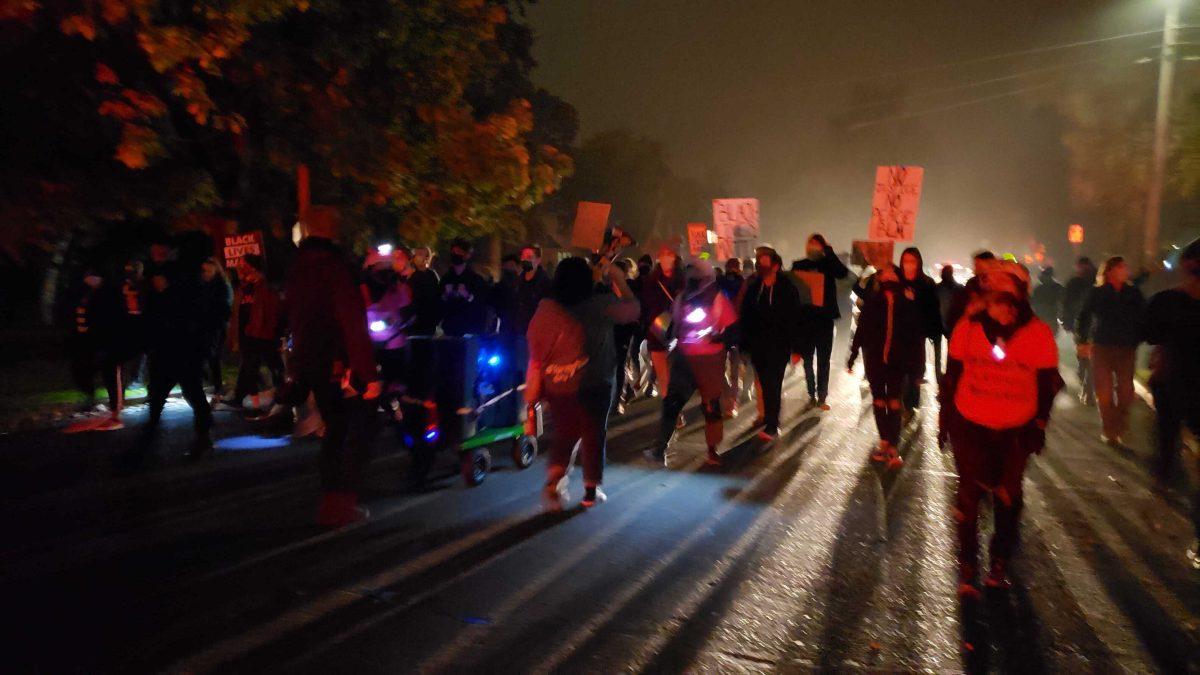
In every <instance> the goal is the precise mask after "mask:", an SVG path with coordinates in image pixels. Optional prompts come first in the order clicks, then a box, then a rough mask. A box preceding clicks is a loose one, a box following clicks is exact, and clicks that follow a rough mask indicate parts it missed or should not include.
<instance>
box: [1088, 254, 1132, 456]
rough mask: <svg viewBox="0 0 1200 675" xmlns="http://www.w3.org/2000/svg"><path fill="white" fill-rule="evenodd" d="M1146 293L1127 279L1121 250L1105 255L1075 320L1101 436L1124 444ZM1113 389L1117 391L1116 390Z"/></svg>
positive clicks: (1118, 446) (1115, 445) (1110, 442)
mask: <svg viewBox="0 0 1200 675" xmlns="http://www.w3.org/2000/svg"><path fill="white" fill-rule="evenodd" d="M1144 305H1145V299H1144V297H1143V296H1142V292H1141V291H1140V290H1138V288H1137V286H1135V285H1133V284H1131V283H1129V266H1128V265H1127V264H1126V263H1125V259H1124V258H1121V257H1120V256H1116V257H1112V258H1109V259H1108V260H1106V261H1104V265H1103V266H1101V268H1100V272H1099V274H1098V275H1097V277H1096V287H1095V288H1093V289H1092V290H1091V292H1090V293H1089V294H1088V296H1087V298H1086V299H1085V300H1084V302H1083V307H1081V308H1080V310H1079V318H1078V319H1076V320H1075V342H1076V344H1078V345H1079V347H1080V349H1081V350H1082V352H1083V353H1084V354H1087V353H1089V352H1090V355H1091V360H1092V379H1093V381H1094V382H1095V383H1096V404H1097V407H1099V408H1100V420H1101V423H1102V426H1103V427H1104V435H1103V437H1102V439H1101V440H1103V441H1104V442H1105V443H1108V444H1109V445H1111V446H1112V447H1114V448H1120V447H1123V446H1124V436H1125V431H1126V429H1127V428H1128V426H1129V407H1130V406H1131V405H1133V370H1134V362H1135V360H1136V358H1137V346H1138V343H1139V342H1140V341H1141V335H1140V328H1139V326H1140V322H1141V314H1142V308H1143V306H1144ZM1114 390H1115V393H1114Z"/></svg>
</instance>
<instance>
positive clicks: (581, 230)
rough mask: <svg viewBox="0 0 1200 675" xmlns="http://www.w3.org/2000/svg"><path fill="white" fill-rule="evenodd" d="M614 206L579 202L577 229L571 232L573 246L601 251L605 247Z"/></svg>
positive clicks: (576, 214)
mask: <svg viewBox="0 0 1200 675" xmlns="http://www.w3.org/2000/svg"><path fill="white" fill-rule="evenodd" d="M611 211H612V204H603V203H600V202H579V206H578V207H577V209H576V211H575V228H574V229H573V230H571V245H572V246H577V247H579V248H586V249H587V250H589V251H599V250H600V247H601V246H603V245H604V231H605V230H606V229H607V228H608V214H609V213H610V212H611Z"/></svg>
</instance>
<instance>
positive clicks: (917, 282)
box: [900, 246, 942, 419]
mask: <svg viewBox="0 0 1200 675" xmlns="http://www.w3.org/2000/svg"><path fill="white" fill-rule="evenodd" d="M900 273H901V275H902V281H903V283H904V285H905V286H906V287H907V289H906V293H905V295H906V296H907V295H908V293H907V291H912V295H913V298H912V299H913V300H914V301H915V302H916V303H917V312H918V332H919V333H920V335H921V340H920V342H919V345H918V347H917V349H916V351H917V352H919V353H918V354H914V356H915V357H916V358H917V359H918V361H917V362H915V363H912V364H909V365H911V366H912V367H913V369H912V370H910V371H909V372H908V373H907V375H906V380H905V385H904V417H905V418H909V419H911V417H912V414H913V411H915V410H916V409H917V408H920V407H921V380H922V379H923V378H924V377H925V340H926V339H928V340H929V341H930V342H932V343H933V344H934V345H935V346H937V347H940V346H941V336H942V312H941V307H940V305H939V304H938V296H937V284H936V283H934V281H933V278H932V277H930V276H929V275H928V274H925V259H924V258H923V257H922V256H921V249H919V248H917V247H916V246H910V247H908V248H906V249H904V252H903V253H901V254H900ZM935 355H936V352H935Z"/></svg>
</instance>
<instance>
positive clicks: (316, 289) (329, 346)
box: [285, 206, 382, 527]
mask: <svg viewBox="0 0 1200 675" xmlns="http://www.w3.org/2000/svg"><path fill="white" fill-rule="evenodd" d="M303 225H304V228H305V230H306V232H307V237H306V238H305V239H304V240H303V241H302V242H300V250H299V251H298V252H297V254H296V261H295V263H294V264H293V266H292V271H291V274H289V275H288V279H287V291H286V293H285V297H286V298H287V303H288V307H289V311H288V312H287V316H288V324H289V329H290V332H291V335H292V358H291V362H290V364H289V365H290V375H291V379H292V381H291V383H290V386H291V392H290V398H291V399H292V400H303V398H304V397H306V396H307V395H308V393H309V392H311V393H312V394H313V397H314V398H315V400H316V403H317V409H318V410H320V412H321V419H323V420H324V421H325V437H324V438H323V439H321V455H320V469H321V484H322V489H323V495H322V498H321V504H320V508H319V509H318V511H317V524H319V525H325V526H330V527H340V526H343V525H348V524H350V523H353V522H357V521H360V520H364V519H366V518H367V517H368V512H367V510H366V509H365V508H363V507H361V506H359V503H358V490H359V481H360V480H361V473H362V467H363V465H364V464H365V462H366V459H367V450H368V448H367V433H366V432H367V431H368V428H369V421H370V413H371V411H372V410H373V409H374V406H375V401H376V399H377V398H378V397H379V395H380V393H381V392H382V384H381V383H380V381H379V374H378V369H377V367H376V365H375V356H374V351H373V347H372V344H371V338H370V336H369V335H368V334H367V314H366V309H365V307H364V306H363V295H362V293H360V292H359V289H358V285H357V284H356V283H355V273H354V270H353V268H352V267H351V265H350V263H349V260H348V259H347V257H346V254H345V253H344V252H343V251H342V249H341V248H339V247H338V246H337V245H336V244H334V242H333V240H334V238H335V237H336V236H337V233H338V229H339V225H340V223H339V217H338V212H337V211H336V210H335V209H334V208H333V207H328V206H317V207H312V208H311V209H310V210H309V212H308V213H307V214H306V215H305V218H304V223H303Z"/></svg>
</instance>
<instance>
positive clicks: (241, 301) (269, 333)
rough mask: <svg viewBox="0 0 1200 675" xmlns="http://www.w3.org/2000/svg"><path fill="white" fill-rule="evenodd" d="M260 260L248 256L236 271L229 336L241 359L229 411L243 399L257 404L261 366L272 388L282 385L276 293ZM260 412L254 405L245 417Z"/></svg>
mask: <svg viewBox="0 0 1200 675" xmlns="http://www.w3.org/2000/svg"><path fill="white" fill-rule="evenodd" d="M264 269H265V266H264V264H263V259H262V256H258V255H248V256H246V257H245V258H242V262H241V265H240V266H239V267H238V281H239V283H238V287H237V290H236V291H235V292H234V296H233V309H234V311H233V315H232V320H233V322H234V325H233V326H232V327H231V330H230V336H231V339H232V342H233V349H234V351H236V352H240V353H241V355H242V361H241V367H240V368H239V369H238V377H237V384H236V385H234V390H233V401H231V407H233V408H235V409H240V408H242V400H243V399H244V398H245V397H246V396H250V397H252V399H254V400H255V401H256V402H257V399H258V392H259V391H260V389H261V387H260V385H261V381H260V380H259V371H260V370H261V369H262V367H263V366H266V367H267V371H268V372H269V373H270V374H271V384H272V386H274V387H276V388H278V387H279V386H280V385H281V384H282V383H283V358H282V356H281V355H280V351H279V347H280V344H279V332H280V331H279V328H280V326H279V317H280V313H279V293H278V292H276V291H275V289H274V288H272V287H271V284H270V283H268V281H267V278H266V276H265V274H264ZM263 413H264V411H262V410H260V409H258V406H257V405H255V406H254V407H253V408H252V409H250V410H248V411H246V414H247V416H261V415H262V414H263Z"/></svg>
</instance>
